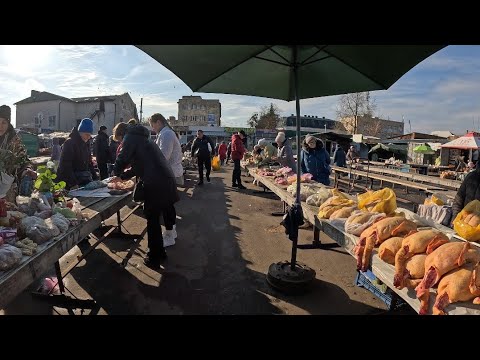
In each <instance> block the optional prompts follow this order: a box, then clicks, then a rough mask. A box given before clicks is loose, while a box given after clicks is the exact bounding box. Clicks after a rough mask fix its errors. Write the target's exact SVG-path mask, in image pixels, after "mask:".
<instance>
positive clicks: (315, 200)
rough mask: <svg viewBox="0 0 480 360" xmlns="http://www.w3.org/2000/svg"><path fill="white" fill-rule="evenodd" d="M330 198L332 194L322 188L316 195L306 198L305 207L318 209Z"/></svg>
mask: <svg viewBox="0 0 480 360" xmlns="http://www.w3.org/2000/svg"><path fill="white" fill-rule="evenodd" d="M330 196H332V192H331V191H330V190H329V189H327V188H322V189H320V190H318V192H317V193H316V194H313V195H310V196H309V197H307V205H311V206H317V207H318V206H320V205H322V204H323V203H324V202H325V201H327V199H328V198H329V197H330Z"/></svg>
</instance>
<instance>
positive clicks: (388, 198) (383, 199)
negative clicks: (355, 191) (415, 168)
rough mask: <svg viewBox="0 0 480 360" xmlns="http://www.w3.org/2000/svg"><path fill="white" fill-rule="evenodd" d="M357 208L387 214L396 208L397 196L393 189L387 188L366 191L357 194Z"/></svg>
mask: <svg viewBox="0 0 480 360" xmlns="http://www.w3.org/2000/svg"><path fill="white" fill-rule="evenodd" d="M358 208H359V209H362V210H367V211H370V212H379V213H385V214H387V215H389V214H391V213H393V212H394V211H395V210H396V209H397V197H396V196H395V193H394V192H393V190H392V189H389V188H385V189H382V190H378V191H367V192H366V193H364V194H360V195H358Z"/></svg>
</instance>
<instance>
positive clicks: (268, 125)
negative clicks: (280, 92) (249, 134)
mask: <svg viewBox="0 0 480 360" xmlns="http://www.w3.org/2000/svg"><path fill="white" fill-rule="evenodd" d="M279 122H280V110H279V109H278V106H276V105H275V104H273V103H271V104H270V106H264V107H262V109H261V110H260V112H259V113H253V114H252V116H251V117H250V119H249V120H248V125H250V127H254V128H257V129H272V130H273V129H276V128H277V126H278V124H279Z"/></svg>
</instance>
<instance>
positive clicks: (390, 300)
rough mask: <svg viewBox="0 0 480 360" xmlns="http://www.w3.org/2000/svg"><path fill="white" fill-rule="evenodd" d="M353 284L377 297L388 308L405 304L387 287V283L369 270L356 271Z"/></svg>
mask: <svg viewBox="0 0 480 360" xmlns="http://www.w3.org/2000/svg"><path fill="white" fill-rule="evenodd" d="M355 285H357V286H360V287H363V288H364V289H366V290H368V291H370V292H371V293H372V294H374V295H375V296H376V297H378V298H379V299H380V300H381V301H383V302H384V303H385V304H386V305H387V307H388V310H394V309H397V308H399V307H401V306H403V305H405V304H406V303H405V302H404V301H403V300H402V299H401V298H400V297H398V295H397V294H395V292H393V291H392V290H391V289H390V288H388V287H387V285H385V284H383V283H382V282H381V281H380V280H378V279H377V277H376V276H375V275H374V274H373V273H372V272H371V271H370V270H367V271H365V272H363V271H357V276H356V277H355Z"/></svg>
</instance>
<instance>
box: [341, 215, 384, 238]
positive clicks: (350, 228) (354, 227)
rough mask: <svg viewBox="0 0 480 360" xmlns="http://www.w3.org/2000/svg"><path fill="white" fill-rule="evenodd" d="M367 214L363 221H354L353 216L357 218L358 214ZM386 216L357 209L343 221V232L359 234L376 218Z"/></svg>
mask: <svg viewBox="0 0 480 360" xmlns="http://www.w3.org/2000/svg"><path fill="white" fill-rule="evenodd" d="M366 214H368V215H369V216H368V219H367V220H366V221H365V222H363V223H356V222H354V221H355V218H357V217H358V216H359V215H365V216H367V215H366ZM384 216H386V215H385V214H383V213H367V212H365V211H362V210H357V211H355V212H353V214H352V215H350V217H349V218H348V219H347V221H346V222H345V232H347V233H348V234H353V235H356V236H360V234H361V233H362V232H363V230H365V229H366V228H368V227H370V226H371V225H372V224H373V223H374V222H375V221H376V220H377V219H378V218H380V217H384Z"/></svg>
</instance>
